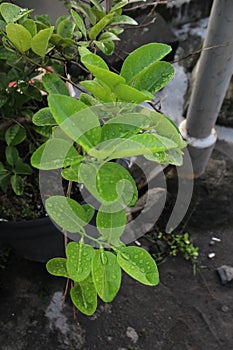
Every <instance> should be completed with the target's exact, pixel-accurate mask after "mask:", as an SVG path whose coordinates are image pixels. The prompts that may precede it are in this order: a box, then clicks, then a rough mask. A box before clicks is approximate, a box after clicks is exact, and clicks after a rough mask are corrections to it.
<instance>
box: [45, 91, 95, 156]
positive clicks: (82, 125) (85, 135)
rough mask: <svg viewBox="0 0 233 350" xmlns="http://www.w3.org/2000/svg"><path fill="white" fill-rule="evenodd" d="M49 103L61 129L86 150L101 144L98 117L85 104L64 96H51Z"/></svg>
mask: <svg viewBox="0 0 233 350" xmlns="http://www.w3.org/2000/svg"><path fill="white" fill-rule="evenodd" d="M48 103H49V107H50V110H51V112H52V114H53V116H54V118H55V120H56V122H57V123H58V125H59V126H60V127H61V129H62V130H63V131H64V132H65V133H66V134H67V135H68V136H69V137H70V138H72V139H73V140H74V141H76V142H77V143H78V144H80V145H81V146H82V147H83V148H84V149H85V150H89V149H90V148H92V147H93V146H96V145H97V144H98V143H99V140H100V138H101V128H100V124H99V119H98V116H97V115H96V114H94V112H93V111H92V110H91V109H90V108H87V106H86V105H84V103H82V102H81V101H78V100H76V99H75V98H72V97H67V96H63V95H49V98H48ZM84 109H85V111H83V110H84Z"/></svg>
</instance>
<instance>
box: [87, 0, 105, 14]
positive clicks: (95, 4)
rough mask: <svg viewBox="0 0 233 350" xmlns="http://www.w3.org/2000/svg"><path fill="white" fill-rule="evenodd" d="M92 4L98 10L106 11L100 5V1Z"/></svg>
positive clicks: (94, 1)
mask: <svg viewBox="0 0 233 350" xmlns="http://www.w3.org/2000/svg"><path fill="white" fill-rule="evenodd" d="M90 2H91V3H92V4H93V5H94V6H95V7H96V8H97V10H99V11H100V12H103V11H104V8H103V6H101V4H100V3H99V1H98V0H90Z"/></svg>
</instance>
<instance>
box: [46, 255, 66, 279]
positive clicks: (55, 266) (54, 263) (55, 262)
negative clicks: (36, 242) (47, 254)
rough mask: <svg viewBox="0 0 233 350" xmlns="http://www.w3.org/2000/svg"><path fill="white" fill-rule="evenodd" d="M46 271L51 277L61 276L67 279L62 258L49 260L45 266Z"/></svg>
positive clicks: (64, 260) (64, 262)
mask: <svg viewBox="0 0 233 350" xmlns="http://www.w3.org/2000/svg"><path fill="white" fill-rule="evenodd" d="M46 269H47V271H48V272H49V273H50V274H51V275H53V276H61V277H67V278H69V275H68V272H67V268H66V259H64V258H53V259H50V260H49V261H48V262H47V264H46Z"/></svg>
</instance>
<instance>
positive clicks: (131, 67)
mask: <svg viewBox="0 0 233 350" xmlns="http://www.w3.org/2000/svg"><path fill="white" fill-rule="evenodd" d="M170 51H171V46H169V45H166V44H161V43H150V44H146V45H143V46H141V47H139V48H138V49H136V50H134V51H133V52H131V54H130V55H129V56H128V57H127V58H126V59H125V61H124V63H123V65H122V67H121V75H122V76H123V77H124V78H125V80H126V82H127V83H128V84H131V83H132V82H133V81H135V79H137V77H138V75H140V74H142V73H143V71H144V70H146V69H148V68H149V67H150V66H151V65H153V64H154V63H155V62H157V61H159V60H161V59H162V58H163V57H164V56H166V55H167V54H168V53H169V52H170Z"/></svg>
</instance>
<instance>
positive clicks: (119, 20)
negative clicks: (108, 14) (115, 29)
mask: <svg viewBox="0 0 233 350" xmlns="http://www.w3.org/2000/svg"><path fill="white" fill-rule="evenodd" d="M111 24H114V25H115V24H129V25H133V26H136V25H137V24H138V23H137V22H136V21H135V20H134V19H133V18H131V17H129V16H126V15H122V16H114V17H113V19H112V20H111Z"/></svg>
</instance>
